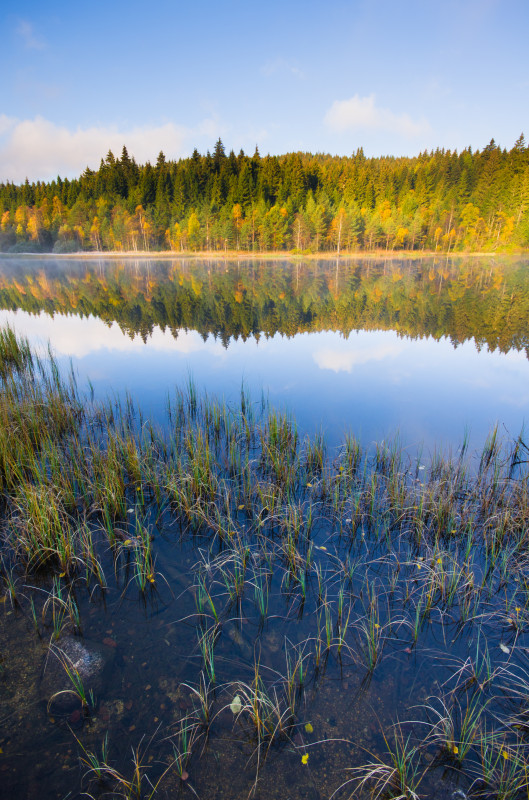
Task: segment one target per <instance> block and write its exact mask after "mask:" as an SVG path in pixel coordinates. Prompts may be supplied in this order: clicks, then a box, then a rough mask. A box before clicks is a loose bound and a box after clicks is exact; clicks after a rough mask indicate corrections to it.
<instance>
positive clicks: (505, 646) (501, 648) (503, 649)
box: [500, 642, 511, 655]
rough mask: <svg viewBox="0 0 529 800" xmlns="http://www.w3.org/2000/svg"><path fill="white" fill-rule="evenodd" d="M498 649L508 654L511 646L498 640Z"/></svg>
mask: <svg viewBox="0 0 529 800" xmlns="http://www.w3.org/2000/svg"><path fill="white" fill-rule="evenodd" d="M500 650H501V652H502V653H506V654H507V655H509V653H510V652H511V648H510V647H507V645H506V644H503V642H500Z"/></svg>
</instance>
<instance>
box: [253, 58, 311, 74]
mask: <svg viewBox="0 0 529 800" xmlns="http://www.w3.org/2000/svg"><path fill="white" fill-rule="evenodd" d="M277 74H279V75H294V77H296V78H304V77H305V73H304V72H303V70H301V69H300V68H299V67H298V66H297V65H296V64H294V63H293V62H292V61H287V59H285V58H275V59H273V60H272V61H267V62H266V64H263V66H262V67H261V75H265V76H266V77H267V78H269V77H270V76H271V75H276V76H277Z"/></svg>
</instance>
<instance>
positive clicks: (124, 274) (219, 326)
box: [0, 256, 529, 356]
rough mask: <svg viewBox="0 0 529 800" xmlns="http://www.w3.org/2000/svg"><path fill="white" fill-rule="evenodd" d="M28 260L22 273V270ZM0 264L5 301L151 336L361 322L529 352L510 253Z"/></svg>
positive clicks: (523, 287) (521, 284) (346, 328)
mask: <svg viewBox="0 0 529 800" xmlns="http://www.w3.org/2000/svg"><path fill="white" fill-rule="evenodd" d="M21 266H22V269H21ZM63 267H64V262H61V263H60V264H58V265H56V266H54V265H53V263H51V264H50V263H48V262H47V265H46V270H45V271H44V270H42V269H41V268H40V267H39V265H38V262H37V261H31V262H26V263H25V264H24V263H22V265H21V264H20V262H19V260H18V259H17V261H16V262H14V261H11V260H5V261H4V262H3V263H0V308H2V309H9V310H12V311H16V310H18V309H22V310H24V311H26V312H29V313H33V314H40V313H41V312H46V313H48V314H51V315H52V316H54V315H55V314H57V313H59V314H75V315H78V316H82V317H89V316H95V317H98V318H99V319H102V320H103V321H105V322H106V323H107V324H111V323H113V322H116V323H118V324H119V326H120V327H121V329H122V330H123V331H124V332H126V333H127V334H128V335H129V336H131V337H133V336H136V335H140V336H141V337H142V338H143V339H144V340H146V339H147V338H148V337H149V336H151V335H152V332H153V330H154V328H155V327H156V326H158V327H160V328H161V329H162V330H169V331H171V333H172V334H173V336H174V337H175V338H176V337H178V335H179V332H180V331H181V330H196V331H198V332H199V333H200V334H201V335H202V336H203V337H204V339H206V338H207V337H208V336H209V335H210V334H213V335H214V336H215V337H217V338H218V339H219V340H220V341H222V342H223V344H224V345H225V346H226V347H227V346H228V344H229V342H230V341H231V340H232V339H238V338H242V339H243V340H245V339H247V338H249V337H255V338H256V339H258V338H259V337H261V336H266V337H268V336H274V335H275V334H278V333H279V334H281V335H284V336H294V335H295V334H297V333H302V332H304V333H310V332H317V331H323V330H335V331H340V332H341V333H342V334H343V335H344V336H348V335H349V334H350V333H352V332H353V331H358V330H393V331H396V332H397V333H398V334H399V335H402V336H410V337H413V338H419V337H423V336H432V337H434V338H435V339H440V338H442V337H448V338H449V339H450V340H451V341H452V343H453V345H454V346H458V345H459V344H462V343H463V342H466V341H469V340H474V341H475V343H476V346H477V347H478V348H481V347H484V346H486V347H488V348H489V350H491V351H492V350H499V351H501V352H503V353H506V352H508V351H509V350H511V349H512V348H515V349H517V350H523V351H525V353H526V354H527V355H528V356H529V336H528V333H527V319H528V318H529V272H528V270H527V261H526V259H523V260H511V259H505V258H502V259H501V260H498V261H497V262H496V260H494V259H490V258H487V259H478V258H461V257H454V258H448V259H447V258H446V257H444V256H443V257H431V258H427V259H406V260H400V259H387V260H382V259H358V260H354V261H349V260H348V259H342V260H341V261H340V262H339V264H338V265H336V264H335V263H330V262H328V261H326V262H323V263H322V262H320V261H318V260H310V261H305V262H304V261H303V260H300V262H299V263H297V264H296V265H295V267H294V268H293V267H291V266H290V265H288V266H286V267H283V268H282V267H281V265H280V264H277V263H270V262H267V261H261V260H259V259H256V260H254V261H248V262H244V261H243V263H242V267H243V268H241V264H240V263H236V262H229V261H221V262H219V261H216V260H214V259H207V260H204V261H198V262H197V261H196V260H191V259H186V258H179V259H175V261H160V262H156V261H154V262H149V266H148V269H146V268H145V263H144V264H143V265H142V262H141V261H139V262H138V263H137V264H136V263H134V262H130V261H127V262H125V263H120V262H119V261H116V262H112V263H110V264H107V265H106V266H105V269H104V270H101V268H100V265H99V264H97V263H95V264H94V263H90V262H81V263H79V262H75V263H72V264H69V265H68V270H64V268H63Z"/></svg>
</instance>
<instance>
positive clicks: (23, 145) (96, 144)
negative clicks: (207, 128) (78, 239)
mask: <svg viewBox="0 0 529 800" xmlns="http://www.w3.org/2000/svg"><path fill="white" fill-rule="evenodd" d="M189 133H190V131H188V130H187V129H186V128H184V127H183V126H180V125H175V124H174V123H172V122H168V123H166V124H165V125H158V126H143V127H134V128H129V129H119V128H118V127H117V126H116V125H107V126H104V125H103V126H93V127H90V128H77V129H76V130H74V131H71V130H69V129H68V128H66V127H63V126H60V125H56V124H55V123H53V122H50V121H49V120H47V119H44V118H43V117H40V116H38V117H35V119H28V120H17V119H14V118H12V117H7V116H6V115H5V114H4V115H0V136H1V137H2V138H1V139H0V181H5V180H10V181H15V182H17V183H19V182H22V181H24V180H25V179H26V177H28V178H29V179H30V180H32V181H33V180H50V179H52V178H55V177H57V175H61V176H63V177H64V176H77V175H79V174H80V173H81V172H82V171H83V170H84V168H85V167H86V166H89V167H91V168H93V169H97V167H98V166H99V162H100V160H101V157H102V156H105V155H106V153H107V152H108V150H112V151H113V152H114V154H115V155H116V156H119V155H120V154H121V148H122V147H123V145H124V144H125V145H126V146H127V150H128V151H129V154H130V155H131V156H134V157H135V158H136V160H137V161H139V162H141V163H143V162H145V161H147V160H154V159H156V156H157V155H158V153H159V152H160V150H163V151H164V153H165V154H166V156H168V158H179V157H180V156H182V155H183V154H184V141H185V139H186V138H187V137H188V135H189Z"/></svg>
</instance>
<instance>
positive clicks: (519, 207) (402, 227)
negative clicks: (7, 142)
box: [0, 134, 529, 255]
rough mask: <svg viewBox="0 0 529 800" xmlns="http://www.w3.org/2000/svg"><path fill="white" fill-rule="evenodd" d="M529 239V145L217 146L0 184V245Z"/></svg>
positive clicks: (124, 155)
mask: <svg viewBox="0 0 529 800" xmlns="http://www.w3.org/2000/svg"><path fill="white" fill-rule="evenodd" d="M527 246H529V148H528V146H527V144H526V141H525V138H524V135H523V134H522V135H521V136H520V137H519V138H518V140H517V141H516V142H515V144H514V146H513V147H512V149H510V150H506V149H502V148H500V147H499V146H498V145H497V144H496V143H495V141H494V139H492V140H491V141H490V143H489V144H488V145H487V146H486V147H484V148H483V150H481V151H480V150H476V151H474V152H473V151H472V149H471V148H470V147H469V148H467V149H465V150H463V151H461V152H460V153H458V152H457V151H451V150H444V149H438V150H436V151H432V152H424V153H422V154H420V155H418V156H416V157H412V158H411V157H393V156H383V157H378V158H368V157H366V156H365V155H364V152H363V150H362V149H361V148H360V149H358V150H357V151H356V152H355V153H354V154H353V155H351V156H347V157H346V156H331V155H325V154H315V155H312V154H310V153H289V154H286V155H281V156H271V155H266V156H261V155H260V153H259V150H258V148H256V150H255V153H254V154H253V156H248V155H247V154H245V153H244V152H243V151H242V150H241V151H240V153H239V154H238V155H235V153H234V152H233V150H232V151H231V152H230V153H229V154H226V151H225V148H224V145H223V143H222V141H221V140H220V139H219V140H218V141H217V143H216V144H215V147H214V150H213V152H212V153H210V152H209V151H208V152H207V153H206V155H201V154H200V153H198V151H197V150H196V149H195V151H194V152H193V154H192V156H191V157H190V158H184V159H180V160H178V161H169V160H167V159H166V157H165V155H164V154H163V153H162V152H160V154H159V156H158V159H157V161H156V164H155V165H154V166H153V165H152V164H150V163H149V162H147V163H146V164H144V165H139V164H137V163H136V161H135V159H134V158H133V157H131V156H130V155H129V153H128V151H127V148H126V147H125V146H124V147H123V149H122V152H121V156H120V157H118V158H116V157H115V156H114V154H113V153H112V152H110V151H109V152H108V154H107V156H106V157H105V158H104V159H102V160H101V164H100V166H99V169H98V170H97V171H95V170H91V169H89V168H86V170H85V171H84V172H83V174H82V175H81V176H80V177H79V178H75V179H72V180H69V179H67V178H64V179H61V178H60V177H58V178H57V179H56V180H53V181H50V182H48V183H46V182H40V181H39V182H33V183H30V181H29V180H28V179H26V181H25V183H24V184H22V185H15V184H14V183H10V182H6V183H0V251H2V252H14V253H21V252H25V253H27V252H36V253H39V252H40V253H45V252H54V253H70V252H77V251H94V252H100V251H107V252H108V251H117V252H149V251H173V252H176V253H192V252H200V251H208V252H222V251H230V252H231V251H236V252H262V253H265V252H278V251H279V252H281V251H283V252H290V253H295V254H309V253H319V252H330V253H336V254H337V255H340V254H341V253H353V252H370V251H381V250H383V251H399V250H407V251H414V250H416V251H434V252H444V253H446V252H448V253H449V252H454V251H456V252H458V251H459V252H462V251H464V252H467V251H481V252H513V251H517V252H519V251H521V250H523V249H524V248H526V247H527Z"/></svg>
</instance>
